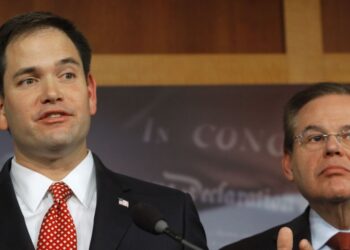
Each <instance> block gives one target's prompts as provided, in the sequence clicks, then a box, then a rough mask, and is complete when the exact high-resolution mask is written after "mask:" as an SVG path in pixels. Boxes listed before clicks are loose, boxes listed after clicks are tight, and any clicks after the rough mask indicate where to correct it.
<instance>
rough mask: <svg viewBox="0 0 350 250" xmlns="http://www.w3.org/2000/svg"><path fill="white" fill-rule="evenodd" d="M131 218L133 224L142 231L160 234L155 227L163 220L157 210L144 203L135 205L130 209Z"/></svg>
mask: <svg viewBox="0 0 350 250" xmlns="http://www.w3.org/2000/svg"><path fill="white" fill-rule="evenodd" d="M131 216H132V219H133V221H134V223H135V224H136V225H137V226H139V227H140V228H142V229H143V230H145V231H147V232H150V233H153V234H159V233H161V232H159V230H156V229H155V226H156V224H157V222H158V221H160V220H164V218H163V216H162V214H161V213H160V211H159V210H158V209H157V208H155V207H153V206H151V205H149V204H146V203H137V204H136V205H134V206H133V207H132V208H131Z"/></svg>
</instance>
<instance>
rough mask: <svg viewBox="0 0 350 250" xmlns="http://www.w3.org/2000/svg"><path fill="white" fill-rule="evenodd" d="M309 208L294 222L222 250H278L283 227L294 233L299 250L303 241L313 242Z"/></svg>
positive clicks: (295, 247)
mask: <svg viewBox="0 0 350 250" xmlns="http://www.w3.org/2000/svg"><path fill="white" fill-rule="evenodd" d="M309 210H310V209H309V208H308V209H306V210H305V212H304V213H303V214H302V215H300V216H299V217H297V218H295V219H294V220H292V221H290V222H288V223H285V224H282V225H279V226H276V227H273V228H271V229H269V230H267V231H265V232H262V233H259V234H256V235H253V236H251V237H249V238H245V239H243V240H240V241H238V242H235V243H233V244H230V245H227V246H225V247H223V248H221V250H275V249H277V235H278V231H279V230H280V229H281V227H284V226H287V227H290V228H291V229H292V231H293V250H299V247H298V244H299V242H300V241H301V240H302V239H307V240H309V241H311V233H310V223H309Z"/></svg>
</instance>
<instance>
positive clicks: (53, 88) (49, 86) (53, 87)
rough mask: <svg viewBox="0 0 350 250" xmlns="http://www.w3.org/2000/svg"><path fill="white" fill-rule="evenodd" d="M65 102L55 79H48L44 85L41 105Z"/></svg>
mask: <svg viewBox="0 0 350 250" xmlns="http://www.w3.org/2000/svg"><path fill="white" fill-rule="evenodd" d="M62 100H63V94H62V90H61V87H60V84H59V83H58V82H57V81H55V80H54V79H46V80H45V82H43V84H42V94H41V99H40V101H41V103H56V102H58V101H62Z"/></svg>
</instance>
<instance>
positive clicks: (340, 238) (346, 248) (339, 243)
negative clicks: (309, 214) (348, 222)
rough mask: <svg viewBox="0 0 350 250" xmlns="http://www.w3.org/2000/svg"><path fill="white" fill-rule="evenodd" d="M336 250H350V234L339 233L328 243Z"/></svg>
mask: <svg viewBox="0 0 350 250" xmlns="http://www.w3.org/2000/svg"><path fill="white" fill-rule="evenodd" d="M327 245H328V246H330V247H331V248H333V249H334V250H350V233H337V234H336V235H334V236H333V237H332V238H330V239H329V240H328V242H327Z"/></svg>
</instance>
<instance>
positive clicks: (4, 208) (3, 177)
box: [0, 155, 207, 250]
mask: <svg viewBox="0 0 350 250" xmlns="http://www.w3.org/2000/svg"><path fill="white" fill-rule="evenodd" d="M94 161H95V166H96V178H97V205H96V212H95V218H94V227H93V233H92V239H91V244H90V250H112V249H113V250H115V249H120V250H139V249H144V250H158V249H160V250H161V249H164V250H175V249H185V248H183V247H182V246H181V245H180V244H179V243H178V242H175V241H174V240H172V239H170V238H168V237H167V236H165V235H153V234H151V233H148V232H144V231H142V230H141V229H139V228H138V227H137V226H135V225H134V224H133V222H132V219H131V216H130V209H128V208H127V207H125V206H121V205H119V204H118V198H122V199H124V200H127V201H129V202H130V206H132V203H134V202H138V201H142V202H145V203H149V204H152V205H153V206H155V207H157V208H158V209H159V210H160V211H161V213H162V214H163V215H164V217H165V218H166V219H167V220H168V223H169V225H170V226H171V227H172V228H173V229H174V231H176V232H177V233H179V234H180V235H182V236H183V237H185V238H186V239H187V240H189V241H191V242H192V243H194V244H197V245H198V246H201V247H202V248H204V249H207V246H206V238H205V233H204V230H203V227H202V224H201V223H200V221H199V217H198V213H197V211H196V209H195V207H194V204H193V202H192V199H191V198H190V196H189V195H188V194H184V193H182V192H180V191H177V190H174V189H170V188H166V187H163V186H159V185H155V184H151V183H147V182H144V181H141V180H137V179H134V178H131V177H127V176H124V175H120V174H116V173H113V172H111V171H110V170H108V169H107V168H106V167H104V165H103V164H102V162H101V161H100V160H99V159H98V158H97V157H96V156H95V155H94ZM10 169H11V160H8V161H7V162H6V163H5V165H4V167H3V169H2V171H1V172H0V249H1V250H10V249H11V250H34V246H33V243H32V241H31V239H30V236H29V234H28V231H27V228H26V225H25V220H24V217H23V215H22V212H21V210H20V207H19V205H18V202H17V199H16V195H15V192H14V189H13V185H12V182H11V178H10V174H9V173H10Z"/></svg>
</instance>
